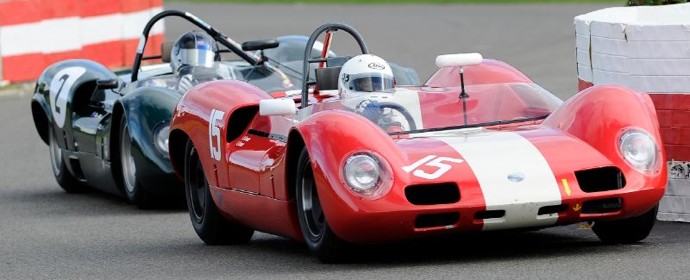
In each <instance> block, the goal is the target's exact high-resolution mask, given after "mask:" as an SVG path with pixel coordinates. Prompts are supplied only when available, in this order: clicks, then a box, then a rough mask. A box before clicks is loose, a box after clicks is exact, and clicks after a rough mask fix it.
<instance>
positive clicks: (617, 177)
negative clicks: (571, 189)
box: [575, 166, 625, 193]
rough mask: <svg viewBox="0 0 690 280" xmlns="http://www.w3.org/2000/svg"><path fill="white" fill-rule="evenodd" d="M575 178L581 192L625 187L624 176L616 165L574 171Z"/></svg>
mask: <svg viewBox="0 0 690 280" xmlns="http://www.w3.org/2000/svg"><path fill="white" fill-rule="evenodd" d="M575 178H577V183H578V184H579V185H580V188H581V189H582V191H583V192H586V193H592V192H603V191H610V190H617V189H622V188H623V187H625V177H624V176H623V173H622V172H621V171H620V169H618V168H617V167H613V166H607V167H600V168H594V169H589V170H580V171H575Z"/></svg>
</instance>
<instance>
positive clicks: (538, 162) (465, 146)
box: [438, 132, 561, 230]
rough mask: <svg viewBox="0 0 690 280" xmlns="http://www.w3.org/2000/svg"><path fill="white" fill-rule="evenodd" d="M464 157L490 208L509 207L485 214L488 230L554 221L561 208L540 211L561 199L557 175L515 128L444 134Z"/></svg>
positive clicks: (559, 202)
mask: <svg viewBox="0 0 690 280" xmlns="http://www.w3.org/2000/svg"><path fill="white" fill-rule="evenodd" d="M438 139H439V140H441V141H443V142H445V143H447V144H448V145H449V146H451V147H452V148H453V149H455V150H456V151H457V152H458V153H460V155H462V157H463V158H464V159H465V161H466V162H467V164H469V166H470V168H472V171H473V172H474V174H475V176H476V177H477V180H478V182H479V185H480V187H481V190H482V193H483V194H484V200H485V201H486V209H487V210H489V211H490V210H505V216H503V217H501V218H492V219H484V228H483V229H484V230H497V229H510V228H522V227H532V226H547V225H553V224H554V223H556V221H557V219H558V214H557V213H553V214H544V215H538V211H539V208H541V207H543V206H550V205H559V204H561V193H560V190H559V188H558V183H557V182H556V178H555V176H554V174H553V171H551V168H550V167H549V164H548V163H547V162H546V159H544V156H543V155H542V154H541V152H540V151H539V150H538V149H537V148H536V147H535V146H534V145H533V144H532V143H531V142H530V141H529V140H527V139H525V138H524V137H522V136H520V135H519V134H517V133H513V132H487V133H479V134H472V135H468V136H465V137H439V138H438Z"/></svg>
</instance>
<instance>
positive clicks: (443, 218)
mask: <svg viewBox="0 0 690 280" xmlns="http://www.w3.org/2000/svg"><path fill="white" fill-rule="evenodd" d="M459 220H460V214H458V213H441V214H422V215H419V216H417V219H415V221H414V227H415V228H432V227H448V226H453V225H454V224H457V223H458V221H459Z"/></svg>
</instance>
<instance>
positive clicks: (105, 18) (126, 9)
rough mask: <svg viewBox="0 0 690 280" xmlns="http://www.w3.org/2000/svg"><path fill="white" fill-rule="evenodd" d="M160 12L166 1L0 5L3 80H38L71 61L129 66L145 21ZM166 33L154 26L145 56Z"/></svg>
mask: <svg viewBox="0 0 690 280" xmlns="http://www.w3.org/2000/svg"><path fill="white" fill-rule="evenodd" d="M162 10H163V1H162V0H60V1H53V0H0V57H1V58H2V60H1V62H0V81H9V82H18V81H31V80H35V79H36V78H37V76H38V75H39V74H40V73H41V71H42V70H43V69H45V68H46V67H47V66H48V65H50V64H52V63H54V62H57V61H60V60H64V59H68V58H85V59H90V60H94V61H97V62H100V63H102V64H104V65H105V66H108V67H121V66H128V65H131V64H132V62H133V60H134V54H135V53H136V48H137V44H138V43H139V38H140V37H141V32H142V30H143V29H144V26H145V25H146V22H148V20H149V19H150V18H151V17H152V16H153V15H155V14H157V13H158V12H160V11H162ZM163 32H164V31H163V25H162V24H156V26H155V27H154V29H153V30H152V31H151V34H150V36H149V38H150V39H149V42H148V44H147V46H149V47H147V52H146V53H147V54H148V53H157V52H158V50H157V49H154V48H158V47H160V43H161V42H162V41H163V37H164V35H163Z"/></svg>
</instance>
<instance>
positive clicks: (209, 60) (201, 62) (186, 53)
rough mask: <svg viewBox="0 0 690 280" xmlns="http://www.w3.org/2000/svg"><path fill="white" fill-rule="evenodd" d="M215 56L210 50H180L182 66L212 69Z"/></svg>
mask: <svg viewBox="0 0 690 280" xmlns="http://www.w3.org/2000/svg"><path fill="white" fill-rule="evenodd" d="M215 55H216V54H215V53H214V52H213V50H210V49H180V54H179V57H180V65H188V66H204V67H212V66H213V58H214V56H215Z"/></svg>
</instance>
